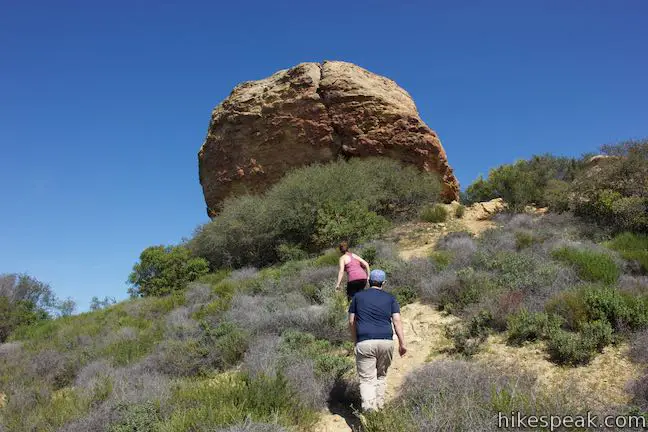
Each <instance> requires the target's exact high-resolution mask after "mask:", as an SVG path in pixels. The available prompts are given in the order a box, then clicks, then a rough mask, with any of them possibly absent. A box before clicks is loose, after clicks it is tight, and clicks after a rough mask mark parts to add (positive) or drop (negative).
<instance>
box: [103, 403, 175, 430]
mask: <svg viewBox="0 0 648 432" xmlns="http://www.w3.org/2000/svg"><path fill="white" fill-rule="evenodd" d="M116 411H117V412H118V413H119V414H120V420H119V421H118V422H117V423H114V424H112V425H110V426H109V427H108V432H134V431H137V432H156V431H157V430H158V422H159V421H160V420H161V419H162V414H161V412H160V404H159V403H156V402H152V401H151V402H144V403H141V404H134V405H131V404H122V405H119V406H118V407H117V410H116Z"/></svg>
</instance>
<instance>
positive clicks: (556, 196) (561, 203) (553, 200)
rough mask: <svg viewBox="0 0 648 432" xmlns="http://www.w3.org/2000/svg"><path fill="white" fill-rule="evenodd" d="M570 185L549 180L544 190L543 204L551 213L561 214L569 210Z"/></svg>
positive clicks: (561, 181) (560, 181)
mask: <svg viewBox="0 0 648 432" xmlns="http://www.w3.org/2000/svg"><path fill="white" fill-rule="evenodd" d="M569 187H570V183H568V182H566V181H563V180H556V179H551V180H549V181H548V182H547V186H546V188H545V190H544V202H545V204H546V205H547V206H548V207H549V209H550V210H551V211H554V212H558V213H562V212H566V211H568V210H569Z"/></svg>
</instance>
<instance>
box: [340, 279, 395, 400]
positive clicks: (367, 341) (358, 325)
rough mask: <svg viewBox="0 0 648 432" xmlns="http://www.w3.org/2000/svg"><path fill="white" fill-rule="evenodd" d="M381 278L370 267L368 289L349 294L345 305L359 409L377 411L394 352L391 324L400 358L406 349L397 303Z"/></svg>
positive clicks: (383, 396) (382, 398)
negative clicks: (352, 351)
mask: <svg viewBox="0 0 648 432" xmlns="http://www.w3.org/2000/svg"><path fill="white" fill-rule="evenodd" d="M385 279H386V276H385V272H384V271H382V270H372V271H371V274H370V275H369V288H367V289H365V290H362V291H359V292H358V293H357V294H356V295H355V296H353V300H351V305H350V306H349V328H350V329H351V337H352V338H353V342H354V344H355V355H356V367H357V369H358V376H359V377H360V396H361V397H362V409H363V411H374V410H378V409H381V408H382V407H383V405H384V404H385V387H386V381H385V380H386V378H387V369H389V366H390V365H391V361H392V356H393V353H394V341H393V338H394V334H393V331H392V323H393V325H394V329H395V330H396V336H397V337H398V353H399V354H400V355H401V357H402V356H404V355H405V353H406V352H407V347H406V346H405V336H404V334H403V323H402V322H401V317H400V306H399V304H398V302H397V301H396V298H395V297H394V296H393V295H391V294H390V293H388V292H385V291H383V289H382V288H383V285H384V284H385Z"/></svg>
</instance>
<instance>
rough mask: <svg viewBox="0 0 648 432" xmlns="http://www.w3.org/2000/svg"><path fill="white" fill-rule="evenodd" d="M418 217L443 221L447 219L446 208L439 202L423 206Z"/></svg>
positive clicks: (432, 221) (427, 220)
mask: <svg viewBox="0 0 648 432" xmlns="http://www.w3.org/2000/svg"><path fill="white" fill-rule="evenodd" d="M420 218H421V220H422V221H425V222H431V223H440V222H445V221H446V220H447V219H448V210H446V208H445V207H444V206H443V205H441V204H434V205H432V206H425V207H423V209H422V210H421V213H420Z"/></svg>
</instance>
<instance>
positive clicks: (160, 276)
mask: <svg viewBox="0 0 648 432" xmlns="http://www.w3.org/2000/svg"><path fill="white" fill-rule="evenodd" d="M207 272H209V264H208V263H207V260H205V259H204V258H196V257H193V256H192V255H191V252H190V251H189V249H187V248H186V247H183V246H151V247H148V248H146V249H144V251H143V252H142V254H141V255H140V261H139V262H138V263H136V264H135V265H134V266H133V272H132V273H131V274H130V276H129V277H128V282H129V283H130V284H132V285H133V287H132V288H130V289H129V290H128V291H129V293H130V295H131V296H133V297H139V296H141V297H146V296H163V295H167V294H171V293H173V292H175V291H179V290H182V289H184V288H185V286H186V285H187V283H189V282H192V281H194V280H196V279H198V278H199V277H200V276H202V275H204V274H206V273H207Z"/></svg>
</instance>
